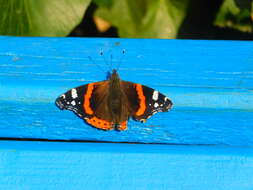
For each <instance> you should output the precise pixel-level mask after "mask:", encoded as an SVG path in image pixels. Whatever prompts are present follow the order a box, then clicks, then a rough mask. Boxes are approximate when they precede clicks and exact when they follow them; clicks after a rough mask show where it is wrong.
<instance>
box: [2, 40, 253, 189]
mask: <svg viewBox="0 0 253 190" xmlns="http://www.w3.org/2000/svg"><path fill="white" fill-rule="evenodd" d="M123 50H124V51H125V52H126V53H125V54H122V51H123ZM252 50H253V43H252V42H246V41H201V40H195V41H194V40H155V39H153V40H151V39H104V38H89V39H87V38H35V37H3V36H2V37H0V138H1V139H3V140H1V141H0V146H1V151H0V161H1V162H0V168H1V169H0V187H3V189H4V188H5V189H24V190H26V189H73V187H75V188H74V189H83V187H87V189H92V188H95V187H99V188H100V189H116V188H117V189H119V188H120V189H135V188H136V189H189V188H190V189H219V190H220V189H229V190H231V189H252V187H253V184H252V182H253V175H252V173H253V164H252V163H253V162H252V158H253V157H252V155H253V152H252V149H251V147H252V145H253V64H252V62H253V51H252ZM101 51H102V52H103V56H101V55H100V52H101ZM88 56H90V57H91V58H92V60H90V59H89V58H88ZM118 64H120V67H119V69H118V71H119V74H120V76H121V78H122V79H123V80H127V81H132V82H136V83H141V84H144V85H147V86H149V87H152V88H154V89H157V90H159V91H160V92H162V93H164V94H166V95H167V96H168V97H170V99H171V100H172V101H173V103H174V106H173V108H172V110H171V111H170V112H168V113H158V114H156V115H154V116H153V117H151V118H150V119H149V120H148V121H147V122H146V123H144V124H142V123H139V122H135V121H132V120H130V121H129V130H127V131H122V132H118V131H106V132H105V131H101V130H97V129H95V128H92V127H90V126H89V125H87V124H86V123H84V122H83V121H82V120H81V119H79V118H78V117H76V115H74V113H72V112H71V111H61V110H59V109H58V108H57V107H56V106H55V104H54V101H55V99H56V98H57V96H59V95H60V94H62V93H64V92H65V91H66V90H68V89H70V88H73V87H77V86H80V85H83V84H86V83H90V82H95V81H101V80H105V78H106V74H107V73H106V72H107V71H109V69H110V67H109V65H112V67H113V68H117V65H118ZM4 139H9V140H10V139H12V140H15V141H5V140H4ZM18 139H20V140H22V139H23V140H24V139H33V140H36V139H37V140H60V141H69V140H75V141H96V142H93V143H91V142H89V143H88V142H82V143H77V142H76V143H73V142H36V141H30V142H26V141H19V140H18ZM98 141H100V143H99V142H98ZM101 141H107V142H128V143H131V144H126V143H102V142H101ZM132 143H153V144H132ZM158 144H160V145H158ZM172 144H173V145H172ZM183 145H184V146H183ZM197 145H199V146H197Z"/></svg>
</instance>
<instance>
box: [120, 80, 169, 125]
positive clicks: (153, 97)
mask: <svg viewBox="0 0 253 190" xmlns="http://www.w3.org/2000/svg"><path fill="white" fill-rule="evenodd" d="M122 87H123V90H124V93H125V94H126V96H127V98H128V105H129V109H130V110H131V113H132V114H131V116H132V117H133V118H134V119H136V120H138V121H143V122H144V121H145V120H146V119H148V118H149V117H151V116H152V115H153V114H155V113H157V112H167V111H169V110H170V109H171V107H172V101H171V100H170V99H169V98H168V97H166V96H165V95H163V94H162V93H160V92H158V91H157V90H154V89H152V88H149V87H147V86H144V85H141V84H136V83H132V82H127V81H122Z"/></svg>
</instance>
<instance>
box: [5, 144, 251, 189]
mask: <svg viewBox="0 0 253 190" xmlns="http://www.w3.org/2000/svg"><path fill="white" fill-rule="evenodd" d="M0 159H1V162H0V187H1V189H18V190H27V189H37V190H44V189H47V190H51V189H52V190H55V189H61V190H69V189H75V190H83V189H122V190H124V189H127V190H128V189H181V190H188V189H196V190H202V189H206V190H213V189H219V190H227V189H229V190H238V189H243V190H251V189H252V186H253V180H252V170H253V164H252V163H253V150H252V148H240V147H222V146H220V147H217V146H167V145H145V144H122V143H63V142H61V143H56V142H17V141H12V142H10V141H1V151H0Z"/></svg>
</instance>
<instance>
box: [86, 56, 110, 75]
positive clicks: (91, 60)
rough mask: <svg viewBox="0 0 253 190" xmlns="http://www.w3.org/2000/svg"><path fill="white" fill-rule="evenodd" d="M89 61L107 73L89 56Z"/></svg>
mask: <svg viewBox="0 0 253 190" xmlns="http://www.w3.org/2000/svg"><path fill="white" fill-rule="evenodd" d="M88 58H89V60H90V61H91V62H92V63H93V64H94V65H96V66H97V67H98V68H99V69H100V70H101V71H103V72H106V71H105V70H104V69H103V68H102V67H101V66H100V65H99V64H97V63H95V61H94V60H93V59H92V58H91V56H88Z"/></svg>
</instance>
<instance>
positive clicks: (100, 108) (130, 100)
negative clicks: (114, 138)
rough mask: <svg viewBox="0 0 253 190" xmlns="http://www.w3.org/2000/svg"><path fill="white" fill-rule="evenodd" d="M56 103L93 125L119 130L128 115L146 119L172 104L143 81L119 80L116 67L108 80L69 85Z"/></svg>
mask: <svg viewBox="0 0 253 190" xmlns="http://www.w3.org/2000/svg"><path fill="white" fill-rule="evenodd" d="M55 103H56V105H57V106H58V107H59V108H60V109H62V110H63V109H65V110H71V111H73V112H74V113H75V114H77V115H78V116H79V117H80V118H81V119H83V120H85V121H86V122H87V123H88V124H90V125H91V126H93V127H96V128H98V129H102V130H113V129H115V130H119V131H122V130H126V129H127V122H128V120H129V118H130V117H131V118H133V119H134V120H136V121H140V122H145V121H146V120H147V119H148V118H149V117H151V116H152V115H153V114H155V113H157V112H167V111H169V110H170V109H171V107H172V101H171V100H170V99H169V98H168V97H166V96H165V95H163V94H162V93H160V92H158V91H157V90H154V89H152V88H149V87H147V86H144V85H142V84H137V83H133V82H128V81H124V80H121V79H120V77H119V74H118V72H117V70H115V69H113V70H112V72H111V74H110V77H109V79H108V80H104V81H100V82H94V83H89V84H86V85H82V86H79V87H76V88H72V89H70V90H69V91H67V92H66V93H64V94H62V95H61V96H59V97H58V98H57V99H56V101H55Z"/></svg>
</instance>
